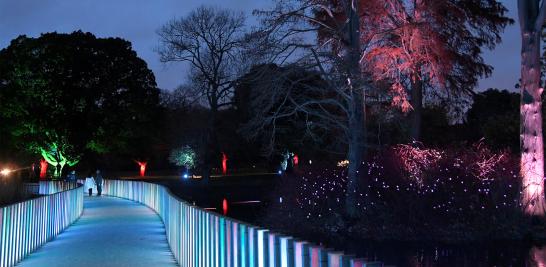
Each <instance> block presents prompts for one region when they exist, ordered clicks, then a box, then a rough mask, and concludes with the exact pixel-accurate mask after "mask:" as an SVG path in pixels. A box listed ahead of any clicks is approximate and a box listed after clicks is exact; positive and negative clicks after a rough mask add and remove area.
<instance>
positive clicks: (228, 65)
mask: <svg viewBox="0 0 546 267" xmlns="http://www.w3.org/2000/svg"><path fill="white" fill-rule="evenodd" d="M244 22H245V17H244V16H243V14H242V13H236V12H231V11H228V10H222V9H217V8H212V7H204V6H202V7H199V8H197V9H196V10H194V11H192V12H191V13H190V14H189V15H187V16H186V17H182V18H179V19H174V20H171V21H169V22H168V23H167V24H165V25H164V26H163V27H161V29H159V30H158V35H159V37H160V42H161V46H160V47H159V49H158V52H159V55H160V56H161V61H162V62H187V63H189V64H190V73H189V75H188V76H189V81H190V83H189V85H190V86H191V87H192V91H193V92H194V93H195V96H196V97H197V98H198V99H203V100H204V101H205V103H206V104H207V105H208V107H209V108H210V121H209V128H208V133H209V134H208V138H207V139H208V145H207V146H208V148H207V149H206V150H207V153H205V156H204V165H205V166H204V177H208V175H209V171H210V168H211V164H212V160H213V157H214V156H215V155H216V154H218V153H219V147H218V146H219V145H218V141H217V138H216V133H215V132H216V125H217V113H218V110H219V109H222V108H224V107H226V106H229V105H231V104H232V102H231V98H232V96H233V81H234V80H235V79H236V78H237V76H238V75H239V73H240V70H241V66H243V65H244V64H241V54H242V51H243V50H244V45H245V42H244V37H245V25H244Z"/></svg>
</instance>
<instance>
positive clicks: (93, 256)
mask: <svg viewBox="0 0 546 267" xmlns="http://www.w3.org/2000/svg"><path fill="white" fill-rule="evenodd" d="M17 266H39V267H46V266H100V267H106V266H131V267H137V266H153V267H162V266H176V262H175V259H174V257H173V255H172V253H171V251H170V249H169V245H168V244H167V239H166V236H165V228H164V227H163V223H162V222H161V219H160V218H159V216H157V214H156V213H155V212H154V211H152V210H151V209H149V208H148V207H146V206H143V205H141V204H138V203H136V202H132V201H129V200H124V199H120V198H114V197H104V196H103V197H95V196H93V197H86V198H85V200H84V211H83V215H82V217H81V218H80V219H79V220H78V221H76V222H75V223H74V224H73V225H71V226H70V227H68V228H67V229H66V230H65V231H64V232H63V233H61V234H60V235H58V236H57V237H56V238H55V239H53V240H52V241H50V242H48V243H46V244H45V245H44V246H42V247H41V248H39V249H38V250H37V251H35V252H34V253H32V254H30V255H29V256H28V257H27V258H25V259H24V260H23V261H22V262H21V263H19V264H18V265H17Z"/></svg>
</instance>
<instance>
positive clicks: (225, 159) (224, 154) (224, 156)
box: [222, 152, 228, 175]
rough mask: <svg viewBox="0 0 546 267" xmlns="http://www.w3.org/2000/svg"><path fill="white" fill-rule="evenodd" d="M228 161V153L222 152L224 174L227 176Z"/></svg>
mask: <svg viewBox="0 0 546 267" xmlns="http://www.w3.org/2000/svg"><path fill="white" fill-rule="evenodd" d="M227 161H228V157H227V155H226V153H224V152H222V174H224V175H226V173H227Z"/></svg>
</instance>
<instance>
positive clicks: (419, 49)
mask: <svg viewBox="0 0 546 267" xmlns="http://www.w3.org/2000/svg"><path fill="white" fill-rule="evenodd" d="M370 2H374V1H362V2H361V5H362V6H363V7H362V9H363V10H365V9H364V7H366V6H368V5H370ZM375 2H376V3H375V4H373V6H374V7H375V8H374V11H373V12H371V11H370V12H363V13H362V14H361V16H363V17H364V16H365V17H369V19H368V20H369V21H371V22H372V23H375V24H374V25H376V27H378V28H380V29H381V31H380V35H379V36H376V37H375V38H376V40H377V42H376V43H375V45H374V46H373V47H371V49H370V52H369V53H368V54H367V55H366V60H369V61H370V62H373V64H371V66H373V69H372V70H371V72H372V73H373V75H374V79H375V80H387V82H389V83H391V84H392V91H393V92H397V93H398V94H399V96H401V97H405V96H406V94H405V93H404V92H408V91H409V92H411V97H410V103H411V109H412V111H411V114H410V120H411V123H410V124H411V131H410V132H411V138H412V139H413V140H419V139H420V128H421V109H422V106H423V98H424V91H425V88H426V87H428V88H431V89H433V90H434V89H445V91H440V92H438V90H436V91H437V92H436V94H438V93H439V94H441V95H447V96H450V97H453V96H455V97H457V96H464V95H469V94H471V93H472V91H473V89H474V87H475V86H476V85H477V81H478V78H480V77H483V76H488V75H489V74H490V73H491V70H492V67H491V66H490V65H487V64H485V62H484V61H483V58H482V57H481V52H482V49H483V48H488V49H493V48H494V47H495V45H496V44H497V43H498V42H500V32H501V31H502V30H503V29H504V27H505V26H506V25H507V24H509V23H512V20H511V19H509V18H507V17H506V16H505V13H506V11H507V10H506V8H505V7H504V6H503V5H502V4H501V3H500V2H498V1H497V0H477V1H460V0H414V1H403V0H382V1H380V2H379V3H377V1H375ZM399 101H402V103H403V105H402V107H403V108H408V109H409V108H410V107H409V106H408V104H406V103H405V100H404V99H400V100H399Z"/></svg>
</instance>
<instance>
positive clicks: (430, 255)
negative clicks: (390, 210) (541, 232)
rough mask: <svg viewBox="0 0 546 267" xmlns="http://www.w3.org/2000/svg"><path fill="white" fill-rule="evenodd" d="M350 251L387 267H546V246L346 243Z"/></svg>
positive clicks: (521, 244) (516, 244) (526, 244)
mask: <svg viewBox="0 0 546 267" xmlns="http://www.w3.org/2000/svg"><path fill="white" fill-rule="evenodd" d="M345 246H346V247H347V246H348V249H347V252H349V253H351V254H356V255H358V256H360V257H364V258H369V259H372V260H378V261H382V262H384V263H385V265H387V266H399V267H403V266H408V267H439V266H446V267H455V266H456V267H460V266H462V267H464V266H472V267H480V266H487V267H489V266H502V267H505V266H506V267H511V266H514V267H527V266H529V267H530V266H538V267H542V266H545V267H546V244H542V245H532V244H528V243H516V242H513V243H498V242H497V243H490V244H464V245H430V244H415V243H395V242H392V243H373V244H358V243H355V242H350V244H347V243H345Z"/></svg>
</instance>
